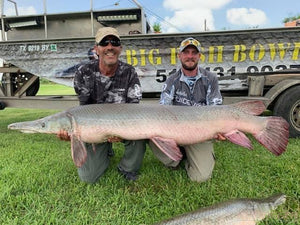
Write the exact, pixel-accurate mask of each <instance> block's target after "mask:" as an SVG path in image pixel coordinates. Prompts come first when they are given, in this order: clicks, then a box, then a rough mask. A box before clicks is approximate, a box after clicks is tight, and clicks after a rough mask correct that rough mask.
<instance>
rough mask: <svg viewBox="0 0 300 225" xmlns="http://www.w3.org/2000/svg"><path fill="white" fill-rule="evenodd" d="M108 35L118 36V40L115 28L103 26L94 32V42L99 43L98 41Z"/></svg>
mask: <svg viewBox="0 0 300 225" xmlns="http://www.w3.org/2000/svg"><path fill="white" fill-rule="evenodd" d="M110 35H112V36H115V37H116V38H118V39H119V40H120V36H119V33H118V31H117V30H116V29H115V28H113V27H103V28H100V29H99V30H98V31H97V33H96V36H95V40H96V43H99V42H100V41H102V39H103V38H105V37H106V36H110Z"/></svg>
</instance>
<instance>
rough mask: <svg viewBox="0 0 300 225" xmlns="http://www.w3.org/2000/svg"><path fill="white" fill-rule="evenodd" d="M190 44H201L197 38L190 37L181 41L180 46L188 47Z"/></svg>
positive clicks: (197, 45)
mask: <svg viewBox="0 0 300 225" xmlns="http://www.w3.org/2000/svg"><path fill="white" fill-rule="evenodd" d="M188 45H194V46H196V47H199V46H200V42H199V41H197V40H195V39H188V40H186V41H184V42H182V43H181V45H180V48H184V47H186V46H188Z"/></svg>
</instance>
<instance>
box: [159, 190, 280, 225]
mask: <svg viewBox="0 0 300 225" xmlns="http://www.w3.org/2000/svg"><path fill="white" fill-rule="evenodd" d="M285 200H286V196H285V195H283V194H278V195H274V196H271V197H269V198H265V199H236V200H230V201H226V202H222V203H219V204H217V205H213V206H210V207H205V208H201V209H199V210H197V211H194V212H191V213H186V214H183V215H180V216H177V217H174V218H171V219H169V220H166V221H162V222H160V223H158V224H156V225H255V224H256V223H257V222H258V221H260V220H262V219H264V218H265V217H266V216H267V215H269V214H270V213H271V211H272V210H274V209H276V208H277V207H278V206H279V205H281V204H283V203H284V202H285Z"/></svg>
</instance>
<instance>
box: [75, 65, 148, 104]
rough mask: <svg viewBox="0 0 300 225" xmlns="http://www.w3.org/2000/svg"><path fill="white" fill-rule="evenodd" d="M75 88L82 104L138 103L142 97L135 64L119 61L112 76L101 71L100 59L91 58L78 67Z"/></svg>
mask: <svg viewBox="0 0 300 225" xmlns="http://www.w3.org/2000/svg"><path fill="white" fill-rule="evenodd" d="M74 89H75V92H76V93H77V95H78V98H79V101H80V105H86V104H97V103H98V104H99V103H138V102H139V101H140V99H141V97H142V94H141V85H140V81H139V79H138V76H137V73H136V71H135V69H134V67H133V66H131V65H129V64H127V63H124V62H122V61H119V65H118V69H117V70H116V73H115V75H114V76H112V77H107V76H104V75H102V74H101V73H100V71H99V61H98V60H91V61H90V62H88V63H87V64H85V65H83V66H81V67H79V68H78V70H77V71H76V73H75V77H74Z"/></svg>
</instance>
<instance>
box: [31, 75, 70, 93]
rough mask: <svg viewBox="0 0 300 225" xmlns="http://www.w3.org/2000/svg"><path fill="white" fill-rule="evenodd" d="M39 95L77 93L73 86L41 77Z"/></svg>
mask: <svg viewBox="0 0 300 225" xmlns="http://www.w3.org/2000/svg"><path fill="white" fill-rule="evenodd" d="M37 95H75V91H74V88H73V87H67V86H65V85H61V84H55V83H53V82H51V81H48V80H46V79H43V78H42V79H40V89H39V91H38V93H37Z"/></svg>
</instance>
